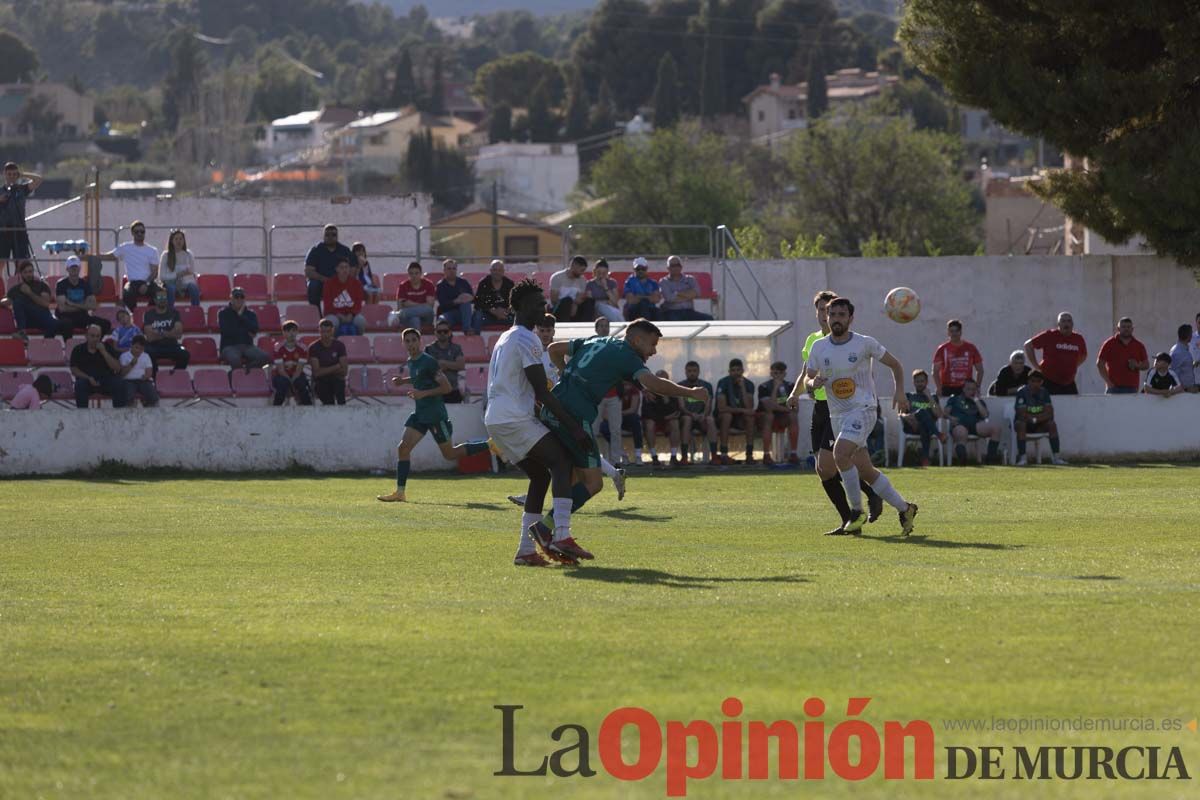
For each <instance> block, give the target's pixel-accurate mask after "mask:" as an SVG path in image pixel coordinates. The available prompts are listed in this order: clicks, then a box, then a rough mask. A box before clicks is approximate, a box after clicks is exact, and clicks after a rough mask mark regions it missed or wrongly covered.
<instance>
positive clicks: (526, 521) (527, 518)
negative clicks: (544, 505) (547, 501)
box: [517, 511, 542, 556]
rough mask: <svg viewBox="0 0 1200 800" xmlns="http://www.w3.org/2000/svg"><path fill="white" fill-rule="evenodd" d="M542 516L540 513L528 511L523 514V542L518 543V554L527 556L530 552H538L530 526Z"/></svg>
mask: <svg viewBox="0 0 1200 800" xmlns="http://www.w3.org/2000/svg"><path fill="white" fill-rule="evenodd" d="M541 518H542V517H541V515H540V514H531V513H529V512H528V511H526V512H525V513H523V514H522V515H521V542H520V544H518V545H517V555H519V556H527V555H529V554H530V553H536V552H537V547H536V546H535V545H534V543H533V537H532V536H530V535H529V526H530V525H532V524H534V523H535V522H537V521H538V520H540V519H541Z"/></svg>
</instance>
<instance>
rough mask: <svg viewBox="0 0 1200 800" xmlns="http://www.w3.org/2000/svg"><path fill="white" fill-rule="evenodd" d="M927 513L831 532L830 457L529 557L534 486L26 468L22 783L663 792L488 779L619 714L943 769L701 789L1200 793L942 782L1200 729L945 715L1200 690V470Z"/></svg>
mask: <svg viewBox="0 0 1200 800" xmlns="http://www.w3.org/2000/svg"><path fill="white" fill-rule="evenodd" d="M890 475H891V477H892V480H893V483H894V484H895V485H896V487H897V488H898V489H899V490H900V491H901V492H902V493H904V494H905V495H906V496H908V497H909V498H910V499H913V500H916V501H917V502H919V503H920V506H921V512H920V515H919V516H918V518H917V531H916V534H915V535H914V537H912V538H911V539H910V540H903V539H901V538H900V537H899V536H898V535H897V534H898V532H899V524H898V522H897V519H896V514H895V512H894V511H893V510H891V509H888V510H887V511H886V514H885V516H884V518H883V519H882V520H881V521H880V522H878V523H876V524H875V525H872V526H869V527H868V528H867V531H866V532H867V535H866V536H864V537H861V538H851V537H836V538H834V537H822V536H821V535H820V534H821V532H822V531H824V530H827V529H828V528H829V527H830V523H831V522H832V518H831V514H832V510H831V509H830V508H829V506H828V503H827V501H826V499H825V497H824V494H823V493H822V492H821V489H820V486H819V485H818V483H817V481H816V479H815V477H813V475H812V474H811V473H807V474H797V473H776V472H762V471H756V472H754V473H744V474H732V473H730V474H721V475H710V474H707V473H701V472H699V471H697V472H696V473H695V474H684V475H664V476H661V477H660V476H654V477H650V476H646V477H640V476H638V477H634V478H632V479H631V481H630V489H629V494H628V496H627V497H626V498H625V500H624V502H622V503H617V502H616V497H615V495H614V494H613V493H612V491H611V488H609V487H606V490H605V492H604V494H602V495H601V496H600V497H598V498H596V500H595V501H593V503H592V504H591V505H589V506H588V507H587V508H586V509H584V511H583V512H581V513H579V514H578V515H577V516H576V518H575V522H576V524H575V532H576V536H577V538H578V539H579V540H580V541H581V542H582V543H583V544H584V545H585V546H587V547H589V548H590V549H592V550H593V551H594V552H595V553H596V555H597V560H596V561H595V562H592V563H590V564H588V565H586V566H583V567H581V568H578V569H566V568H556V569H518V568H515V567H513V566H511V559H512V555H513V552H514V548H515V543H516V529H517V526H518V523H519V519H520V517H519V512H518V510H517V509H516V508H514V507H513V506H511V505H510V504H509V503H507V502H506V501H505V499H504V497H505V495H507V494H510V493H513V492H516V491H520V490H521V489H522V482H521V481H520V480H518V479H517V478H516V477H511V473H509V476H503V477H497V478H491V477H480V478H459V477H445V476H442V477H422V476H421V475H416V476H414V478H413V479H412V481H411V482H410V484H409V497H410V499H411V501H412V502H410V503H408V504H407V505H404V506H395V505H392V506H388V505H383V504H381V503H378V502H376V501H375V499H374V496H375V494H377V493H380V492H383V491H387V490H389V488H390V487H391V481H390V479H389V478H386V477H385V478H367V477H344V478H343V477H296V476H287V477H279V478H275V479H272V478H271V477H270V476H267V477H261V476H237V477H229V478H224V479H223V478H219V477H216V478H214V477H211V476H191V475H185V476H180V478H179V479H153V480H148V479H145V478H141V477H136V476H132V477H128V478H114V479H105V478H103V477H99V478H97V479H93V480H18V481H5V482H3V483H0V511H2V512H3V513H2V518H3V520H4V524H3V526H0V797H12V798H27V797H28V798H32V797H106V798H109V797H111V798H137V797H144V798H210V797H231V798H260V797H261V798H284V797H288V798H302V797H303V798H307V797H313V798H325V797H332V798H338V797H346V798H351V797H355V798H357V797H379V798H456V799H458V800H461V799H462V798H480V799H483V798H541V797H555V798H558V797H571V798H574V797H580V798H642V797H646V798H657V797H665V796H666V793H665V780H664V776H663V769H662V767H660V768H659V770H658V771H656V772H655V773H654V774H653V775H652V776H651V777H649V778H648V779H646V780H644V781H642V782H640V783H626V782H621V781H617V780H615V779H613V778H611V777H609V776H607V775H606V774H605V773H604V772H603V771H602V770H601V773H600V774H599V775H598V776H596V777H593V778H590V779H583V778H578V777H576V778H555V777H553V776H550V777H545V778H526V777H522V778H515V777H508V778H505V777H494V776H493V774H492V773H493V772H495V771H496V770H498V769H500V767H501V741H500V739H501V736H500V731H501V724H500V723H501V719H500V713H499V712H497V711H495V710H494V709H493V706H494V705H497V704H510V705H523V706H525V709H524V710H523V711H522V712H520V713H519V715H518V717H517V729H516V757H517V762H518V763H517V765H518V766H519V767H522V768H528V767H529V766H530V764H531V763H535V762H537V761H540V759H541V758H542V756H543V755H547V754H549V753H550V752H552V751H553V750H554V749H555V748H556V745H554V743H553V742H551V740H550V738H549V732H550V731H551V730H552V729H553V728H555V727H556V726H558V725H561V724H563V723H578V724H580V725H583V726H584V727H586V728H587V729H588V730H589V732H590V733H591V736H592V741H591V766H592V767H593V768H595V769H597V770H600V763H599V759H598V758H597V756H596V739H597V732H598V730H599V726H600V722H601V720H602V719H603V717H604V716H605V715H606V714H607V713H608V712H609V711H611V710H613V709H616V708H618V707H621V706H627V705H633V706H641V707H643V708H646V709H647V710H649V711H651V712H652V713H654V714H655V716H656V717H657V718H658V719H659V720H660V721H663V722H665V721H666V720H671V719H674V720H682V721H685V722H686V721H689V720H692V719H703V720H708V721H709V722H712V723H714V724H718V723H719V722H720V721H722V720H723V719H724V717H723V716H722V715H721V712H720V706H721V701H722V700H723V699H724V698H726V697H728V696H736V697H738V698H740V699H741V700H742V702H743V703H744V705H745V712H744V713H743V714H742V717H741V719H742V720H751V719H761V720H765V721H767V722H770V721H773V720H776V719H790V720H793V721H795V722H796V723H797V724H799V723H801V722H802V721H803V720H804V719H805V716H804V712H803V710H802V706H803V703H804V701H805V699H807V698H809V697H812V696H818V697H821V698H823V699H825V701H826V702H827V703H828V704H829V706H830V712H829V713H828V714H827V715H826V718H827V720H828V722H829V723H830V726H832V725H833V724H836V723H837V722H838V721H841V720H844V719H845V714H844V706H845V703H846V700H847V698H849V697H871V698H872V701H871V706H870V707H869V708H868V711H867V712H866V713H865V714H864V718H867V719H869V720H872V721H875V722H880V723H881V722H882V721H883V720H899V721H907V720H913V719H923V720H928V721H930V723H931V724H932V725H933V727H934V731H935V735H936V737H937V768H936V772H937V779H936V780H933V781H928V782H923V783H921V784H916V783H913V782H906V783H904V784H901V785H896V784H894V783H889V782H885V781H884V780H882V777H881V775H882V769H881V770H880V774H879V775H877V776H876V777H874V778H871V779H868V780H867V781H865V782H864V783H861V784H853V783H849V782H847V781H844V780H840V779H837V778H834V777H828V778H827V779H826V780H825V781H824V782H823V783H816V784H814V783H813V782H804V781H801V782H799V783H796V782H789V781H779V780H775V779H772V780H768V781H755V782H750V781H747V780H741V781H721V780H720V779H719V778H717V777H713V778H710V779H708V780H705V781H696V782H692V783H691V784H689V793H688V796H689V797H696V798H717V797H720V798H723V797H732V798H750V797H781V798H782V797H796V796H801V795H803V796H811V797H825V796H849V795H851V794H855V795H859V796H867V795H869V796H878V797H911V796H932V797H975V796H980V797H1015V796H1021V797H1031V796H1032V797H1054V798H1058V797H1126V796H1130V797H1142V796H1146V797H1150V796H1155V797H1161V796H1170V797H1181V796H1184V795H1185V794H1191V793H1194V786H1195V784H1194V783H1191V782H1182V781H1171V782H1153V781H1150V782H1101V783H1096V782H1089V781H1075V782H1056V781H1048V782H1043V783H1039V784H1032V783H1028V782H1026V783H1021V784H1014V783H1012V782H1008V781H1000V782H994V783H993V782H986V781H977V780H966V781H948V780H945V779H944V775H943V773H944V769H945V768H944V761H945V758H944V754H943V748H944V747H946V746H950V745H963V746H968V745H970V746H976V747H978V746H980V745H992V744H995V745H1015V744H1026V745H1030V746H1037V745H1055V744H1066V745H1084V744H1100V745H1108V746H1114V747H1119V746H1122V745H1126V744H1144V745H1161V746H1163V747H1170V746H1179V747H1181V748H1182V752H1183V755H1184V757H1185V759H1186V760H1187V765H1188V767H1189V770H1190V771H1191V772H1192V773H1193V780H1195V779H1197V778H1198V777H1200V776H1196V775H1195V772H1196V768H1197V767H1200V734H1196V733H1193V732H1191V731H1189V730H1186V729H1185V730H1183V731H1181V732H1180V731H1176V732H1174V733H1162V732H1154V733H1145V732H1132V731H1125V732H1107V733H1103V734H1097V733H1091V734H1089V733H1059V734H1052V733H1039V734H1025V735H1021V736H1018V735H1015V734H1010V733H964V732H962V731H958V732H950V731H947V730H946V729H945V727H944V723H943V722H942V720H944V719H962V718H991V717H1008V718H1015V717H1022V718H1033V717H1042V716H1046V717H1054V718H1074V717H1078V716H1086V717H1105V718H1124V717H1132V718H1137V719H1143V718H1153V719H1160V718H1179V719H1184V720H1190V719H1193V718H1195V717H1196V716H1197V714H1198V712H1200V690H1198V688H1197V687H1198V682H1197V677H1198V675H1200V666H1198V665H1200V660H1198V656H1197V644H1198V639H1200V637H1198V635H1197V630H1198V627H1197V626H1198V625H1200V571H1198V568H1200V555H1198V553H1200V546H1198V545H1200V540H1198V532H1200V493H1198V491H1197V487H1200V467H1195V466H1141V467H1138V466H1128V467H1089V466H1083V467H1070V468H1051V467H1030V468H1026V469H1020V470H1018V469H1012V468H974V467H969V468H957V469H926V470H914V469H904V470H892V471H891V472H890Z"/></svg>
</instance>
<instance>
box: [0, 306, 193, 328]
mask: <svg viewBox="0 0 1200 800" xmlns="http://www.w3.org/2000/svg"><path fill="white" fill-rule="evenodd" d="M118 310H119V309H118V308H117V307H116V306H100V307H98V308H97V309H96V310H95V311H93V312H92V313H93V314H95V315H96V316H97V317H102V318H103V319H106V320H108V324H110V325H112V326H113V327H114V328H115V327H117V311H118ZM3 327H4V326H3V325H2V324H0V333H4V330H3ZM200 327H201V329H203V328H204V326H203V325H201V326H200ZM185 330H186V329H185Z"/></svg>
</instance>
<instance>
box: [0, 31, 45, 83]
mask: <svg viewBox="0 0 1200 800" xmlns="http://www.w3.org/2000/svg"><path fill="white" fill-rule="evenodd" d="M0 53H4V58H0V83H17V82H25V83H28V82H30V81H32V80H33V78H34V76H35V75H37V71H38V67H39V62H38V57H37V53H36V52H35V51H34V50H33V48H31V47H29V46H28V45H26V44H25V42H23V41H21V40H20V39H18V38H17V37H16V36H14V35H13V34H11V33H9V32H8V31H0Z"/></svg>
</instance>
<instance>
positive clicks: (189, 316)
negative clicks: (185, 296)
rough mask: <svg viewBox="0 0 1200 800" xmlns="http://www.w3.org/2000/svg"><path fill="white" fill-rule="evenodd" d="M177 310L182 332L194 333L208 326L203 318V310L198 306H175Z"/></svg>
mask: <svg viewBox="0 0 1200 800" xmlns="http://www.w3.org/2000/svg"><path fill="white" fill-rule="evenodd" d="M175 310H176V311H178V312H179V321H180V322H182V323H183V331H184V333H195V332H196V331H202V330H204V329H205V328H207V327H208V321H207V320H205V319H204V310H203V309H202V308H200V306H175Z"/></svg>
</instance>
